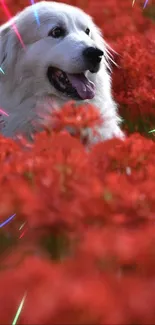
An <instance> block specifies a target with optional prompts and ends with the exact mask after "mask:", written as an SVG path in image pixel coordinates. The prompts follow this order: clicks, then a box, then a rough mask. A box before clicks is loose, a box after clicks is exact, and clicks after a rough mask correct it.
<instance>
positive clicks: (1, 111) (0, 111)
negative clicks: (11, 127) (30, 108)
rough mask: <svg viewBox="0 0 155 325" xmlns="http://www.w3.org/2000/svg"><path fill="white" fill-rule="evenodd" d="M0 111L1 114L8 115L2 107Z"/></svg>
mask: <svg viewBox="0 0 155 325" xmlns="http://www.w3.org/2000/svg"><path fill="white" fill-rule="evenodd" d="M0 113H2V114H3V115H6V116H9V114H8V113H6V112H5V111H4V110H3V109H2V108H0Z"/></svg>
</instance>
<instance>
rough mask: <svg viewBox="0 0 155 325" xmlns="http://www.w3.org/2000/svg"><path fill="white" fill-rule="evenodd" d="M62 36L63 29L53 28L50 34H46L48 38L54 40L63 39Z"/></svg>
mask: <svg viewBox="0 0 155 325" xmlns="http://www.w3.org/2000/svg"><path fill="white" fill-rule="evenodd" d="M64 34H65V31H64V29H63V28H61V27H55V28H53V29H52V30H50V32H49V33H48V36H52V37H54V38H59V37H63V36H64Z"/></svg>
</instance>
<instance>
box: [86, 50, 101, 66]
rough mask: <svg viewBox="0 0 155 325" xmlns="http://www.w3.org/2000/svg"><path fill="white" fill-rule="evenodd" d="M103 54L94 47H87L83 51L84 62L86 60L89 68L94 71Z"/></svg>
mask: <svg viewBox="0 0 155 325" xmlns="http://www.w3.org/2000/svg"><path fill="white" fill-rule="evenodd" d="M103 54H104V53H103V51H101V50H99V49H97V48H95V47H87V48H86V49H84V51H83V55H84V58H85V60H87V62H88V63H89V65H90V68H92V69H95V68H96V67H97V66H98V65H99V63H100V62H101V60H102V56H103Z"/></svg>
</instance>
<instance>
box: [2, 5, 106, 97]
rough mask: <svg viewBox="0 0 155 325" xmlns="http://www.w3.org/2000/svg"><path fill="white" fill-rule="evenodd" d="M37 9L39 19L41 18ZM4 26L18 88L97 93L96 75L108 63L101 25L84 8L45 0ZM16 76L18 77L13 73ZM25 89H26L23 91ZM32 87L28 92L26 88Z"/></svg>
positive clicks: (5, 55) (7, 62)
mask: <svg viewBox="0 0 155 325" xmlns="http://www.w3.org/2000/svg"><path fill="white" fill-rule="evenodd" d="M36 14H37V16H38V20H39V24H38V23H37V20H36V19H35V15H36ZM14 22H15V24H16V27H17V29H18V31H19V34H20V36H21V38H22V40H23V42H24V44H25V49H23V48H22V46H21V44H20V41H19V39H18V37H17V35H16V33H15V31H14V29H13V28H12V22H9V23H7V24H6V25H4V26H3V27H2V28H1V45H0V47H1V48H0V57H1V62H0V63H1V67H2V68H3V70H4V72H5V75H6V77H5V76H4V77H3V78H4V82H5V78H7V77H9V75H10V89H11V84H12V88H13V89H14V88H15V86H14V85H16V88H17V87H18V91H19V92H20V91H21V97H22V96H28V95H29V93H31V92H33V94H34V95H35V94H38V95H40V96H51V95H54V96H57V97H59V98H60V97H61V98H63V99H65V98H67V99H69V98H70V99H75V100H84V99H91V98H93V97H94V96H95V85H94V83H93V82H92V80H93V79H94V75H95V74H96V73H97V72H98V71H99V69H100V67H101V65H105V64H106V60H105V57H104V50H105V45H104V41H103V40H102V37H101V34H100V31H99V30H98V28H97V27H96V25H95V24H94V22H93V21H92V19H91V18H90V17H89V16H88V15H87V14H86V13H84V12H83V11H82V10H80V9H78V8H76V7H72V6H69V5H66V4H62V3H56V2H44V1H43V2H39V3H37V4H35V5H34V6H30V7H28V8H26V9H25V10H24V11H23V12H21V13H20V14H19V15H17V16H16V17H15V19H14ZM11 76H12V77H11ZM22 92H23V95H22ZM25 92H26V93H25Z"/></svg>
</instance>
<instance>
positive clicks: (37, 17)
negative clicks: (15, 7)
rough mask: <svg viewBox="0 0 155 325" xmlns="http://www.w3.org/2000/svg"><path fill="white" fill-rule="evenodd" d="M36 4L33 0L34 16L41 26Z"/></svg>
mask: <svg viewBox="0 0 155 325" xmlns="http://www.w3.org/2000/svg"><path fill="white" fill-rule="evenodd" d="M34 4H35V3H34V0H31V5H32V8H33V11H34V16H35V19H36V22H37V24H38V25H39V26H40V21H39V16H38V13H37V10H36V8H35V6H34Z"/></svg>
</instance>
